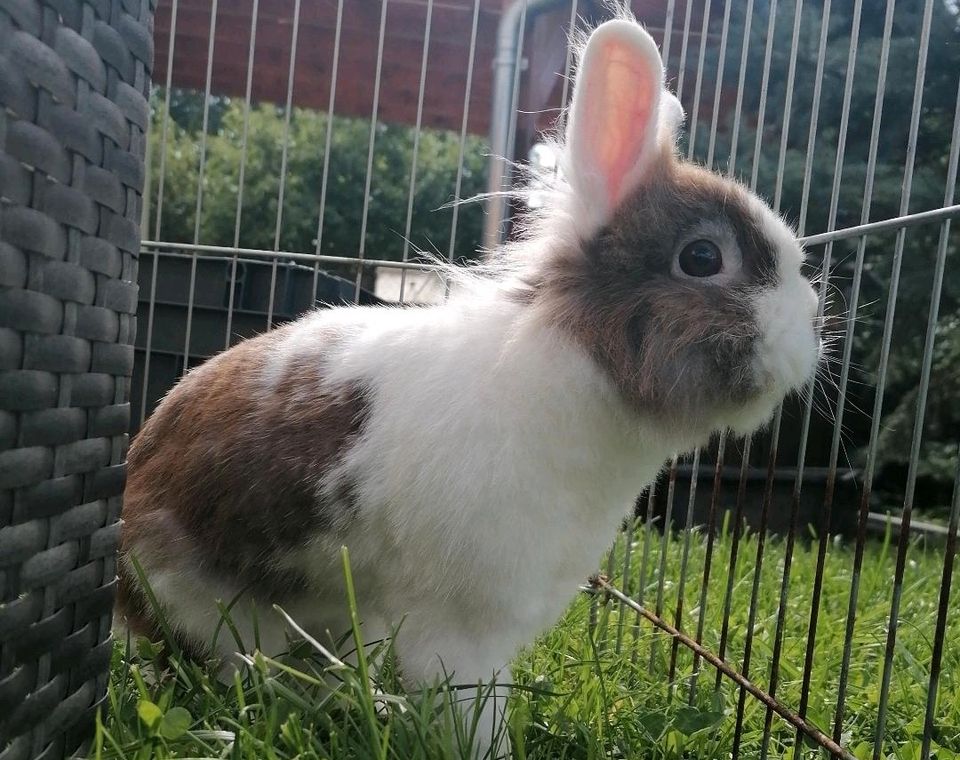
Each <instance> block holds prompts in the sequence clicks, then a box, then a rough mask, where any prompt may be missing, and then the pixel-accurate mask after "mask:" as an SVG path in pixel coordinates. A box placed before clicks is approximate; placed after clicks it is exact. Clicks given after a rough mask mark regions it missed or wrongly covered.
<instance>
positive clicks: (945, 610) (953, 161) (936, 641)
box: [920, 81, 960, 760]
mask: <svg viewBox="0 0 960 760" xmlns="http://www.w3.org/2000/svg"><path fill="white" fill-rule="evenodd" d="M958 134H960V81H958V82H957V101H956V106H955V107H954V114H953V141H952V143H951V146H950V158H949V160H948V162H947V190H946V192H945V193H944V199H943V205H944V206H950V205H952V204H953V198H954V191H955V188H956V184H957V163H958V157H960V139H958V137H957V135H958ZM949 239H950V220H949V219H946V220H944V221H943V223H942V224H941V226H940V240H939V242H938V247H937V274H936V276H935V279H936V280H937V282H938V287H939V285H942V279H943V270H942V265H943V264H944V263H945V261H946V252H947V245H948V242H949ZM934 324H935V323H934ZM927 337H928V339H929V338H930V327H929V325H928V328H927ZM958 522H960V446H958V447H957V470H956V475H955V476H954V481H953V503H952V505H951V509H950V526H949V528H948V532H947V545H946V549H945V555H944V558H943V575H942V577H941V580H940V601H939V604H938V607H937V623H936V628H935V630H934V634H933V652H932V654H931V656H930V682H929V684H928V686H927V706H926V710H925V713H924V721H923V744H922V746H921V749H920V760H929V757H930V741H931V739H932V736H933V719H934V712H935V710H936V703H937V690H938V687H939V684H940V668H941V664H942V661H943V650H944V640H945V638H946V629H947V615H948V614H949V611H950V589H951V583H952V581H953V563H954V557H955V555H956V552H957V527H958Z"/></svg>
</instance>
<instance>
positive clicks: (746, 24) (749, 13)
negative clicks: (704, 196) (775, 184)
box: [727, 0, 830, 177]
mask: <svg viewBox="0 0 960 760" xmlns="http://www.w3.org/2000/svg"><path fill="white" fill-rule="evenodd" d="M827 2H830V0H827ZM752 24H753V0H747V9H746V15H745V16H744V19H743V42H742V44H741V45H740V71H739V74H738V77H737V103H736V105H735V106H734V110H733V129H732V131H731V133H730V153H729V155H728V156H727V175H728V176H730V177H732V176H733V173H734V171H735V169H734V167H736V165H737V143H738V142H739V140H740V115H741V112H742V110H743V88H744V85H745V83H746V78H747V53H748V52H749V51H750V27H751V26H752Z"/></svg>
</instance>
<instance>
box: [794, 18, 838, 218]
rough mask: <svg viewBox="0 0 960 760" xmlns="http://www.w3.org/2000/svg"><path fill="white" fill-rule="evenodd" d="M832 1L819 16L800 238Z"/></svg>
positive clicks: (807, 192)
mask: <svg viewBox="0 0 960 760" xmlns="http://www.w3.org/2000/svg"><path fill="white" fill-rule="evenodd" d="M831 2H832V0H824V2H823V10H822V11H821V16H820V42H819V43H818V45H817V70H816V73H815V74H814V75H813V77H814V79H813V99H812V102H811V106H810V126H809V130H808V131H807V153H806V161H805V162H804V165H803V188H802V189H801V191H800V218H799V220H798V221H797V234H798V235H800V236H802V235H803V233H804V230H805V229H806V225H807V208H808V204H809V202H810V180H811V179H812V178H813V156H814V154H815V152H816V146H817V126H818V123H819V121H820V97H821V93H822V92H823V69H824V66H825V64H826V60H827V37H828V34H829V32H830V9H831Z"/></svg>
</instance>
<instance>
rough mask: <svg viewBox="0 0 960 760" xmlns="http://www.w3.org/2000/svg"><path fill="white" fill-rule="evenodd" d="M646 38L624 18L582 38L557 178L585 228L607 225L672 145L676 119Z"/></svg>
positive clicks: (678, 113)
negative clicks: (569, 190)
mask: <svg viewBox="0 0 960 760" xmlns="http://www.w3.org/2000/svg"><path fill="white" fill-rule="evenodd" d="M663 80H664V74H663V63H662V62H661V60H660V53H659V51H658V50H657V44H656V43H655V42H654V41H653V38H652V37H651V36H650V35H649V34H647V32H646V31H645V30H644V29H643V27H641V26H640V25H639V24H637V23H636V22H633V21H628V20H625V19H618V20H615V21H608V22H606V23H604V24H601V25H600V26H599V27H597V28H596V29H595V30H594V31H593V33H592V34H591V35H590V37H589V39H588V40H587V44H586V48H585V49H584V51H583V54H582V56H581V59H580V67H579V71H578V73H577V78H576V84H575V86H574V93H573V103H572V105H571V107H570V113H569V120H568V122H567V134H566V141H565V142H566V152H565V155H564V174H565V175H566V176H567V177H568V179H569V180H570V183H571V184H572V186H573V191H574V193H575V194H576V196H577V200H578V201H579V202H580V204H581V208H582V210H583V211H585V212H586V214H587V215H588V217H589V220H584V221H589V222H590V223H592V224H591V226H592V227H594V228H596V227H599V226H601V225H603V224H604V223H606V222H607V221H608V220H609V219H610V216H611V214H612V213H613V211H614V209H615V208H616V207H617V205H618V204H619V203H620V202H621V201H622V200H623V199H624V197H625V196H626V195H627V194H628V193H629V192H630V191H631V190H633V189H634V188H635V187H636V186H637V184H638V183H639V182H640V181H641V180H642V179H643V176H644V172H645V171H646V170H647V169H648V168H649V166H650V164H651V162H652V161H653V160H654V158H655V157H656V156H657V155H658V154H660V150H661V147H660V146H661V140H662V139H668V140H670V141H672V140H673V139H674V131H675V130H676V128H677V127H678V126H679V123H680V122H681V121H682V120H683V109H682V108H681V107H680V103H679V102H678V101H677V99H676V98H675V97H674V96H673V95H671V94H670V93H669V92H667V91H666V90H665V89H664V81H663Z"/></svg>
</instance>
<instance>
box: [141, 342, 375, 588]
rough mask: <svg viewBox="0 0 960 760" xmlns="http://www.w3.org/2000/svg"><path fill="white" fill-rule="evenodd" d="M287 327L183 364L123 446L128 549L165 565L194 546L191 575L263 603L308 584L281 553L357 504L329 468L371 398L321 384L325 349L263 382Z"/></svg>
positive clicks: (354, 389)
mask: <svg viewBox="0 0 960 760" xmlns="http://www.w3.org/2000/svg"><path fill="white" fill-rule="evenodd" d="M290 329H292V328H281V329H279V330H276V331H274V332H272V333H268V334H266V335H262V336H260V337H257V338H254V339H251V340H247V341H244V342H242V343H240V344H238V345H237V346H235V347H233V348H232V349H230V350H229V351H226V352H224V353H223V354H220V355H219V356H217V357H214V358H213V359H210V360H209V361H208V362H207V363H205V364H203V365H201V366H200V367H198V368H197V369H195V370H193V371H191V372H190V373H188V374H187V375H186V376H185V377H184V378H183V379H182V380H181V382H180V383H179V384H178V385H177V386H176V387H175V388H174V389H173V390H172V391H171V392H170V394H169V395H168V396H167V398H165V399H164V401H163V402H162V403H161V404H160V406H159V407H158V408H157V410H156V412H155V413H154V414H153V416H152V417H151V418H150V419H149V420H148V421H147V424H146V425H145V426H144V428H143V430H142V431H141V433H140V434H139V435H138V436H137V437H136V439H135V440H134V441H133V443H132V445H131V447H130V456H129V477H128V483H127V491H126V497H125V506H124V519H125V523H126V524H125V526H124V529H123V538H122V543H123V548H124V551H125V552H127V551H130V550H131V549H136V550H137V551H138V552H140V551H142V552H145V553H149V554H150V555H151V557H150V559H151V562H152V563H159V564H160V565H164V564H166V563H167V562H168V561H170V559H171V557H170V553H172V552H176V553H177V554H180V553H182V552H184V551H192V552H194V553H195V554H196V557H197V561H198V563H199V565H200V567H199V568H198V569H199V570H201V571H204V572H208V573H211V574H212V575H213V577H221V578H226V579H228V580H229V581H231V582H233V583H236V584H237V585H238V586H241V587H242V586H249V587H250V591H251V593H252V594H253V595H255V596H262V597H265V598H269V601H277V600H280V599H282V598H283V597H284V596H285V595H288V594H289V593H291V592H294V591H296V590H299V589H302V588H304V587H305V585H306V579H305V578H304V577H303V576H302V575H301V574H300V573H298V572H296V571H291V570H289V569H286V568H285V566H284V563H283V562H282V560H283V559H284V557H285V556H286V555H287V554H289V553H290V552H291V551H293V550H295V549H297V548H299V547H302V546H304V545H305V544H306V543H307V542H308V541H309V540H310V539H311V538H313V537H315V536H316V535H318V534H321V533H325V532H331V531H336V530H338V529H339V527H340V526H341V525H342V524H343V523H345V522H347V521H349V519H350V513H351V512H353V511H355V508H356V505H355V487H354V484H352V483H350V482H347V481H345V480H343V479H340V480H337V481H336V482H331V479H330V475H331V473H332V472H333V471H334V470H335V468H336V467H337V465H338V464H339V463H340V462H341V460H342V455H343V452H344V450H345V449H346V448H348V447H349V446H350V445H351V443H352V442H353V441H354V440H355V439H356V438H357V437H358V436H360V435H361V434H362V429H363V425H364V421H365V420H366V417H367V414H368V404H367V401H366V399H365V397H364V391H363V388H361V387H360V386H358V385H357V386H340V387H337V388H327V387H325V385H324V383H323V364H322V362H323V358H324V353H325V352H324V351H323V350H322V349H321V350H319V351H316V352H315V353H313V354H312V355H311V357H310V358H309V359H303V360H302V363H297V362H293V363H292V364H291V365H290V366H289V367H287V368H285V369H284V370H282V371H281V373H280V375H279V376H278V377H276V378H274V379H273V381H272V382H268V381H267V380H266V379H265V378H266V377H267V376H266V370H267V369H268V362H270V361H272V359H271V355H272V354H273V353H274V349H275V348H276V346H277V345H278V341H279V340H281V339H282V337H283V336H284V335H285V334H287V333H288V330H290ZM323 337H324V336H319V335H318V336H317V339H318V340H321V339H322V338H323ZM326 337H327V338H329V339H333V340H335V336H332V335H331V336H326ZM178 543H179V545H178Z"/></svg>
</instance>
